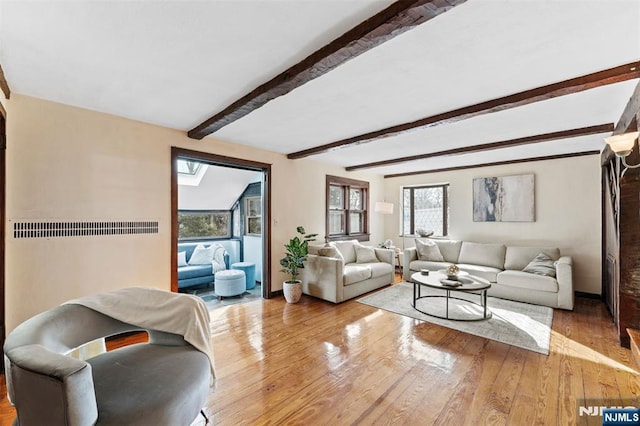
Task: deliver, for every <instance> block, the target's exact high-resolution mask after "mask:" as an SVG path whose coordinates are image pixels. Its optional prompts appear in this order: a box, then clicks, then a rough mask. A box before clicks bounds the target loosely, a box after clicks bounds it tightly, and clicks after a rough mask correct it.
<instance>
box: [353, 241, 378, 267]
mask: <svg viewBox="0 0 640 426" xmlns="http://www.w3.org/2000/svg"><path fill="white" fill-rule="evenodd" d="M355 249H356V263H374V262H377V261H378V258H377V257H376V252H375V250H374V249H373V247H366V246H360V245H357V246H355Z"/></svg>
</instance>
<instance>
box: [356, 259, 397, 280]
mask: <svg viewBox="0 0 640 426" xmlns="http://www.w3.org/2000/svg"><path fill="white" fill-rule="evenodd" d="M361 265H363V266H364V264H361ZM366 265H367V266H368V267H369V269H371V278H378V277H382V276H384V275H390V274H392V273H393V272H394V269H393V266H392V265H390V264H388V263H387V262H374V263H368V264H366Z"/></svg>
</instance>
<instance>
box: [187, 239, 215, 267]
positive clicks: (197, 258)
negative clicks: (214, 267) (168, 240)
mask: <svg viewBox="0 0 640 426" xmlns="http://www.w3.org/2000/svg"><path fill="white" fill-rule="evenodd" d="M214 251H215V247H213V246H209V247H205V246H203V245H202V244H198V245H197V246H196V248H195V249H194V250H193V254H192V255H191V258H190V259H189V265H211V262H213V255H214Z"/></svg>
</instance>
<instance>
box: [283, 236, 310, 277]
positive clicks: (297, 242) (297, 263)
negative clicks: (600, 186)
mask: <svg viewBox="0 0 640 426" xmlns="http://www.w3.org/2000/svg"><path fill="white" fill-rule="evenodd" d="M296 231H298V234H300V236H297V235H296V236H295V237H293V238H292V239H290V240H289V243H288V244H285V245H284V248H285V249H287V251H286V254H285V257H283V258H282V259H280V266H282V269H281V270H280V272H285V273H286V274H288V275H289V276H290V277H291V279H289V280H287V281H285V282H286V283H295V282H297V280H298V274H299V273H300V272H299V271H298V269H302V268H304V261H305V260H307V254H308V253H309V242H310V241H315V239H316V237H317V236H318V234H307V233H306V231H305V230H304V228H303V227H302V226H298V227H297V228H296Z"/></svg>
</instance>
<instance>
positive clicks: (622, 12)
mask: <svg viewBox="0 0 640 426" xmlns="http://www.w3.org/2000/svg"><path fill="white" fill-rule="evenodd" d="M390 3H392V2H391V1H337V0H336V1H327V0H307V1H293V0H290V1H277V0H266V1H265V0H263V1H258V0H255V1H250V0H247V1H209V2H205V1H173V2H150V1H136V2H134V1H103V2H96V1H86V2H80V1H67V2H63V1H47V2H44V1H7V0H3V1H2V2H0V64H2V67H3V69H4V72H5V76H6V77H7V80H8V82H9V84H10V86H11V89H12V91H14V92H16V93H21V94H25V95H29V96H35V97H39V98H44V99H49V100H53V101H56V102H61V103H65V104H70V105H76V106H80V107H84V108H88V109H92V110H97V111H103V112H107V113H111V114H116V115H120V116H124V117H128V118H132V119H135V120H140V121H145V122H149V123H154V124H159V125H163V126H167V127H171V128H176V129H181V130H185V131H187V130H189V129H191V128H193V127H195V126H196V125H198V124H200V122H202V121H203V120H205V119H206V118H208V117H210V116H212V115H214V114H215V113H217V112H219V111H220V110H222V109H223V108H224V107H226V106H227V105H228V104H230V103H231V102H233V101H234V100H236V99H238V98H240V97H242V96H243V95H245V94H246V93H248V92H249V91H251V90H252V89H253V88H255V87H256V86H258V85H260V84H261V83H264V82H266V81H268V80H270V79H271V78H272V77H274V76H275V75H277V74H279V73H280V72H282V71H284V70H285V69H287V68H288V67H290V66H292V65H293V64H295V63H297V62H299V61H300V60H301V59H303V58H304V57H306V56H308V55H309V54H311V53H312V52H314V51H315V50H317V49H318V48H320V47H322V46H324V45H326V44H328V43H329V42H331V41H332V40H333V39H335V38H336V37H338V36H339V35H341V34H342V33H344V32H345V31H347V30H348V29H350V28H352V27H353V26H355V25H356V24H358V23H360V22H361V21H363V20H365V19H366V18H368V17H369V16H371V15H374V14H375V13H377V12H378V11H380V10H382V9H383V8H385V7H386V6H388V5H389V4H390ZM638 22H640V1H638V0H618V1H611V0H554V1H551V0H535V1H533V0H529V1H526V0H468V1H467V2H466V3H464V4H462V5H460V6H457V7H455V8H453V9H451V10H450V11H448V12H446V13H444V14H442V15H440V16H438V17H437V18H435V19H432V20H430V21H428V22H426V23H424V24H422V25H420V26H418V27H417V28H415V29H413V30H410V31H407V32H405V33H404V34H402V35H400V36H397V37H396V38H394V39H392V40H391V41H388V42H386V43H384V44H382V45H380V46H378V47H376V48H374V49H372V50H370V51H368V52H366V53H364V54H362V55H360V56H358V57H356V58H354V59H352V60H351V61H349V62H347V63H345V64H344V65H342V66H340V67H338V68H336V69H335V70H333V71H331V72H329V73H327V74H325V75H323V76H322V77H319V78H317V79H315V80H313V81H311V82H309V83H307V84H305V85H303V86H301V87H299V88H297V89H295V90H293V91H292V92H291V93H289V94H287V95H285V96H282V97H280V98H277V99H275V100H273V101H271V102H270V103H268V104H266V105H265V106H263V107H262V108H260V109H258V110H256V111H254V112H252V113H251V114H249V115H247V116H245V117H243V118H241V119H240V120H238V121H236V122H234V123H232V124H230V125H228V126H227V127H224V128H223V129H221V130H219V131H217V132H216V133H215V134H213V135H211V136H210V137H212V138H217V139H222V140H227V141H230V142H235V143H240V144H244V145H249V146H255V147H260V148H266V149H269V150H272V151H276V152H281V153H291V152H296V151H300V150H303V149H307V148H311V147H314V146H317V145H322V144H326V143H329V142H333V141H336V140H340V139H344V138H348V137H351V136H355V135H359V134H362V133H366V132H371V131H375V130H380V129H382V128H385V127H389V126H392V125H396V124H401V123H405V122H409V121H413V120H416V119H419V118H423V117H427V116H431V115H434V114H438V113H442V112H446V111H449V110H452V109H456V108H461V107H465V106H468V105H472V104H476V103H478V102H482V101H487V100H490V99H495V98H498V97H501V96H506V95H510V94H513V93H517V92H521V91H524V90H528V89H532V88H535V87H539V86H543V85H547V84H551V83H555V82H559V81H562V80H566V79H570V78H573V77H578V76H581V75H585V74H589V73H593V72H597V71H601V70H604V69H608V68H612V67H615V66H618V65H623V64H625V63H629V62H633V61H638V60H640V25H639V24H638ZM637 83H638V80H637V79H636V80H632V81H628V82H623V83H618V84H615V85H610V86H605V87H601V88H598V89H592V90H589V91H585V92H582V93H578V94H574V95H570V96H564V97H559V98H555V99H552V100H548V101H543V102H539V103H535V104H531V105H528V106H524V107H519V108H514V109H511V110H506V111H502V112H499V113H494V114H487V115H483V116H480V117H476V118H473V119H469V120H465V121H461V122H458V123H455V124H446V125H440V126H436V127H431V128H428V129H424V130H418V131H415V132H412V133H409V134H404V135H400V136H395V137H389V138H386V139H382V140H378V141H376V142H371V143H367V144H364V145H360V146H357V147H353V148H348V149H342V150H338V151H333V152H329V153H326V154H321V155H316V156H314V157H312V158H314V159H317V160H319V161H324V162H328V163H332V164H337V165H342V166H350V165H354V164H360V163H367V162H372V161H380V160H386V159H391V158H396V157H404V156H407V155H415V154H421V153H428V152H434V151H441V150H445V149H450V148H456V147H464V146H468V145H477V144H481V143H489V142H497V141H502V140H506V139H512V138H518V137H524V136H531V135H536V134H541V133H549V132H555V131H561V130H569V129H574V128H578V127H585V126H593V125H599V124H605V123H610V122H613V123H615V122H616V121H617V120H618V118H619V117H620V115H621V113H622V111H623V109H624V107H625V105H626V103H627V102H628V99H629V97H630V95H631V93H632V92H633V89H634V87H635V85H636V84H637ZM603 136H606V135H593V136H585V137H579V138H572V139H566V140H558V141H553V142H545V143H540V144H534V145H526V146H521V147H517V148H509V149H501V150H494V151H488V152H483V153H475V154H466V155H457V156H447V157H442V158H434V159H427V160H419V161H414V162H410V163H402V164H397V165H393V166H387V167H381V168H374V169H370V170H371V171H372V172H374V173H381V174H394V173H404V172H412V171H419V170H428V169H434V168H445V167H453V166H458V165H470V164H480V163H483V162H493V161H506V160H513V159H519V158H528V157H538V156H544V155H555V154H565V153H571V152H582V151H588V150H593V149H596V150H599V149H602V147H603V146H604V142H603V140H602V137H603ZM205 140H206V139H205Z"/></svg>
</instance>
